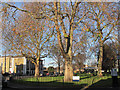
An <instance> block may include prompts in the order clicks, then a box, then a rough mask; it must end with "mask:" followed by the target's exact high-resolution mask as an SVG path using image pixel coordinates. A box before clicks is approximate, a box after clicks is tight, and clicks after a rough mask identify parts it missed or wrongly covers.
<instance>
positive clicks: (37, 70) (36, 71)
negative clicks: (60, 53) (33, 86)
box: [35, 64, 39, 77]
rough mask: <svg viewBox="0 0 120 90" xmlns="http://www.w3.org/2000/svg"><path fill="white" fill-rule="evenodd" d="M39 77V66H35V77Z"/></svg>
mask: <svg viewBox="0 0 120 90" xmlns="http://www.w3.org/2000/svg"><path fill="white" fill-rule="evenodd" d="M38 76H39V65H37V64H36V65H35V77H38Z"/></svg>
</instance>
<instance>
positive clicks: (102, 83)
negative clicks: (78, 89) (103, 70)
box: [86, 78, 120, 90]
mask: <svg viewBox="0 0 120 90" xmlns="http://www.w3.org/2000/svg"><path fill="white" fill-rule="evenodd" d="M93 82H94V81H93ZM118 87H120V78H118V84H114V85H113V83H112V78H108V79H105V80H100V81H98V82H96V83H94V84H92V85H91V86H89V88H87V89H86V90H89V89H94V88H96V89H97V88H103V89H104V88H106V89H107V88H109V89H110V88H111V89H112V88H118Z"/></svg>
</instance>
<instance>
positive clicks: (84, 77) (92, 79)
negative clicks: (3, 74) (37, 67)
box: [14, 74, 120, 87]
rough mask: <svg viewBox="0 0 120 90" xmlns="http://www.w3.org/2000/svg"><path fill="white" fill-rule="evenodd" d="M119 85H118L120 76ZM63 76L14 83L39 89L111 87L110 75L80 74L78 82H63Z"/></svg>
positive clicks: (27, 79)
mask: <svg viewBox="0 0 120 90" xmlns="http://www.w3.org/2000/svg"><path fill="white" fill-rule="evenodd" d="M118 78H119V80H118V81H119V85H120V76H119V77H118ZM63 79H64V76H58V77H39V78H35V77H33V78H25V79H19V80H15V81H14V82H15V83H16V82H17V83H19V84H24V85H32V86H41V87H84V86H90V87H111V86H112V77H111V75H107V76H102V77H98V76H91V75H90V74H81V75H80V81H79V82H75V81H72V82H63Z"/></svg>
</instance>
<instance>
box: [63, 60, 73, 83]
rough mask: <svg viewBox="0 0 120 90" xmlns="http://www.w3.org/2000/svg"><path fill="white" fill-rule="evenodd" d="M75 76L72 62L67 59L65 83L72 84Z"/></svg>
mask: <svg viewBox="0 0 120 90" xmlns="http://www.w3.org/2000/svg"><path fill="white" fill-rule="evenodd" d="M72 76H73V68H72V62H71V61H70V60H69V59H65V75H64V81H65V82H71V81H72Z"/></svg>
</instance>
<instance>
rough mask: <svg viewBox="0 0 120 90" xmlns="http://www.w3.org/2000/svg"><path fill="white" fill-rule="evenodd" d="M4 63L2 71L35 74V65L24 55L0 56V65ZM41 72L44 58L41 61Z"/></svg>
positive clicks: (41, 71)
mask: <svg viewBox="0 0 120 90" xmlns="http://www.w3.org/2000/svg"><path fill="white" fill-rule="evenodd" d="M1 64H2V73H5V72H8V73H14V74H17V75H34V74H35V65H34V64H33V63H32V62H31V61H30V60H28V58H26V57H23V56H6V57H5V56H2V57H0V65H1ZM39 69H40V73H43V60H40V63H39Z"/></svg>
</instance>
